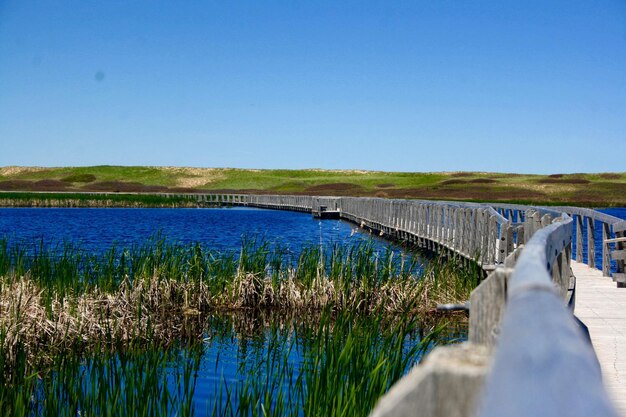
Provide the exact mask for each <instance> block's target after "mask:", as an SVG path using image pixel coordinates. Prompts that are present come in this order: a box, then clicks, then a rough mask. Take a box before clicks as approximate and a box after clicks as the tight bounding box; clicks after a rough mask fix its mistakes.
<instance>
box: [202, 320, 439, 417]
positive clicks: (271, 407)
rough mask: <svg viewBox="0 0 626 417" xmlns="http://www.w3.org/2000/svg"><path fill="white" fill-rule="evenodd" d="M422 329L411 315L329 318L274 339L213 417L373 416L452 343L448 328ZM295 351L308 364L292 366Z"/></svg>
mask: <svg viewBox="0 0 626 417" xmlns="http://www.w3.org/2000/svg"><path fill="white" fill-rule="evenodd" d="M422 325H423V324H422V323H419V322H418V321H417V320H416V319H415V318H412V317H411V316H410V315H408V314H405V315H401V316H397V317H395V318H394V319H393V320H390V318H389V317H385V315H384V314H381V315H379V314H373V315H371V316H361V315H356V314H354V313H353V312H344V313H339V314H337V315H333V314H332V313H331V312H329V311H326V312H324V313H323V314H322V315H321V317H320V319H319V322H317V323H316V324H315V325H314V326H308V327H304V328H301V330H300V332H299V333H298V334H297V337H295V338H293V337H283V336H281V335H277V334H278V333H277V332H273V333H272V334H271V335H270V337H269V338H268V339H269V340H268V341H267V342H266V344H265V350H264V351H263V352H262V353H263V354H262V355H261V356H260V357H259V356H258V355H257V356H255V358H254V361H252V363H250V364H248V363H244V364H243V366H242V368H241V369H240V373H241V374H243V375H245V378H243V379H241V380H239V381H238V382H237V383H235V384H232V383H231V384H229V383H226V382H224V383H223V384H222V385H221V386H220V387H219V388H218V389H216V392H215V395H214V396H215V401H214V402H213V404H212V406H211V405H210V404H209V407H208V408H209V410H210V414H211V415H213V416H225V415H234V416H301V415H306V416H366V415H368V414H369V412H370V411H371V410H372V409H373V407H374V406H375V404H376V402H377V401H378V399H379V398H380V397H381V396H382V395H384V394H385V393H386V392H387V391H388V390H389V388H390V387H391V385H393V384H394V383H395V382H396V381H397V380H398V379H400V378H401V377H402V376H403V375H404V374H405V373H406V371H407V370H408V369H409V368H410V367H411V366H413V365H415V364H416V363H417V362H418V361H419V360H420V358H421V357H422V355H423V354H424V353H425V352H426V351H428V350H430V349H432V347H433V346H434V345H437V344H441V343H446V340H445V337H444V329H445V327H446V324H445V323H439V325H437V326H435V327H433V328H431V329H430V330H426V331H424V329H423V327H422ZM294 351H297V353H298V354H299V355H300V356H299V357H300V358H301V362H300V363H297V364H296V363H294V362H293V361H290V360H289V356H290V355H292V354H293V352H294Z"/></svg>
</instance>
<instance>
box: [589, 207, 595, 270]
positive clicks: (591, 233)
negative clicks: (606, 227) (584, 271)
mask: <svg viewBox="0 0 626 417" xmlns="http://www.w3.org/2000/svg"><path fill="white" fill-rule="evenodd" d="M595 235H596V225H595V220H594V219H592V218H591V217H587V265H589V267H590V268H595V266H596V238H595Z"/></svg>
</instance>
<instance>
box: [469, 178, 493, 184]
mask: <svg viewBox="0 0 626 417" xmlns="http://www.w3.org/2000/svg"><path fill="white" fill-rule="evenodd" d="M468 182H471V183H473V184H493V183H495V182H498V181H497V180H494V179H493V178H475V179H473V180H469V181H468Z"/></svg>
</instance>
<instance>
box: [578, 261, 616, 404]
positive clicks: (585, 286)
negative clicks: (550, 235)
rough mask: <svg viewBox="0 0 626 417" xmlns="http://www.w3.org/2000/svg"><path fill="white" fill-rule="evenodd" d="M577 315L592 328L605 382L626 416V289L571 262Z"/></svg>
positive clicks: (586, 267)
mask: <svg viewBox="0 0 626 417" xmlns="http://www.w3.org/2000/svg"><path fill="white" fill-rule="evenodd" d="M571 266H572V272H573V273H574V275H575V276H576V308H575V314H576V316H577V317H578V318H579V319H580V320H581V321H582V322H583V323H585V325H586V326H587V327H588V328H589V334H590V335H591V341H592V343H593V347H594V349H595V351H596V354H597V356H598V360H599V361H600V365H601V367H602V375H603V379H604V384H605V386H606V388H607V391H608V393H609V395H610V396H611V397H612V399H613V401H614V402H615V405H616V408H617V409H618V411H619V412H620V413H621V414H622V415H623V416H626V288H616V284H615V283H614V282H612V281H611V279H610V278H607V277H603V276H602V271H599V270H597V269H592V268H589V267H588V266H587V265H585V264H582V263H579V262H574V261H572V265H571Z"/></svg>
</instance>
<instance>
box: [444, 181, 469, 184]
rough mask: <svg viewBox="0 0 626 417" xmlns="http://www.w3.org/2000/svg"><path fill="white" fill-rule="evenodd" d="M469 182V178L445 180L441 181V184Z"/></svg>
mask: <svg viewBox="0 0 626 417" xmlns="http://www.w3.org/2000/svg"><path fill="white" fill-rule="evenodd" d="M468 182H469V181H468V180H444V181H440V182H439V184H441V185H456V184H467V183H468Z"/></svg>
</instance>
